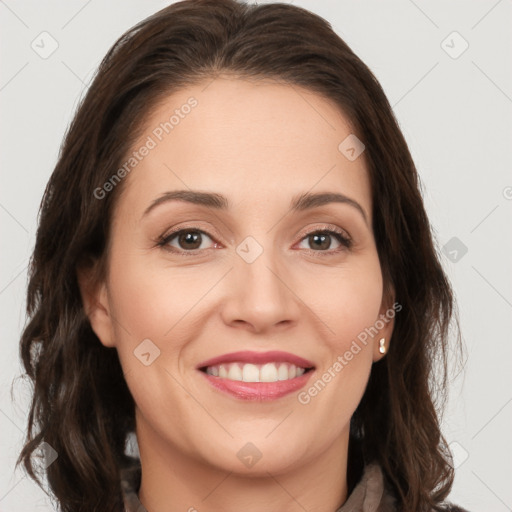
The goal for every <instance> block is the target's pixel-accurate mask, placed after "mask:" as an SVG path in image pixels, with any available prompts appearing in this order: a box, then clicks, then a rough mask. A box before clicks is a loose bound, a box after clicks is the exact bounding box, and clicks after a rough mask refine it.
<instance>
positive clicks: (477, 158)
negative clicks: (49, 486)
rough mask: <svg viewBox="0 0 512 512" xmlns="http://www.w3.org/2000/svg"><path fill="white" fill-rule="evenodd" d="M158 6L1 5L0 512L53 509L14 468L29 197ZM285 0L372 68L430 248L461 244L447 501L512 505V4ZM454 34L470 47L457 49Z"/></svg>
mask: <svg viewBox="0 0 512 512" xmlns="http://www.w3.org/2000/svg"><path fill="white" fill-rule="evenodd" d="M169 3H170V2H168V1H156V0H150V1H142V0H140V1H133V0H131V1H127V0H115V1H109V2H100V1H99V0H89V1H87V0H71V1H70V0H67V1H64V0H60V1H52V2H50V1H36V0H31V1H23V2H16V1H14V0H4V1H2V0H0V16H1V22H0V26H1V36H0V37H1V49H0V52H1V76H0V104H1V128H0V129H1V135H0V136H1V143H2V146H1V147H2V151H1V156H0V158H1V165H0V169H1V189H0V229H1V233H0V237H1V241H2V252H1V258H2V260H1V265H0V311H1V313H0V314H1V321H0V329H1V348H2V357H1V358H0V381H1V395H0V432H1V436H0V456H1V471H0V512H1V511H12V512H21V511H27V512H28V511H31V512H32V511H34V510H40V511H50V510H53V508H52V506H51V504H50V502H49V500H48V499H47V498H46V497H45V495H44V494H43V493H42V491H40V490H39V489H38V488H37V487H36V485H35V484H34V483H33V482H31V481H30V479H29V478H28V477H26V476H24V474H23V473H22V471H21V470H18V471H16V472H14V471H13V467H14V461H15V459H16V457H17V455H18V452H19V449H20V446H21V442H22V440H23V436H24V429H25V420H26V414H27V404H28V401H27V399H28V396H29V388H28V387H27V385H26V384H23V381H21V380H19V381H18V384H17V385H16V386H15V387H14V389H13V393H12V396H11V383H12V381H13V379H14V378H15V377H17V376H18V375H20V372H21V366H20V363H19V361H18V340H19V335H20V333H21V330H22V328H23V325H24V322H25V313H24V307H25V302H24V301H25V286H26V276H27V269H26V267H27V263H28V258H29V256H30V253H31V250H32V248H33V244H34V237H35V230H36V226H37V224H36V222H37V211H38V207H39V202H40V200H41V196H42V194H43V190H44V187H45V184H46V182H47V180H48V178H49V176H50V173H51V172H52V169H53V167H54V165H55V163H56V159H57V155H58V151H59V146H60V143H61V140H62V137H63V135H64V132H65V129H66V127H67V125H68V123H69V122H70V120H71V118H72V115H73V113H74V110H75V107H76V105H77V101H78V99H79V97H80V96H81V94H82V93H83V91H84V89H85V88H86V86H87V85H88V83H89V80H90V78H91V76H92V73H93V71H94V70H95V69H96V67H97V65H98V64H99V62H100V60H101V58H102V57H103V56H104V54H105V53H106V52H107V50H108V49H109V48H110V46H111V45H112V44H113V43H114V41H115V40H116V39H117V38H118V37H119V36H120V35H121V34H122V33H123V32H124V31H125V30H127V29H128V28H130V27H131V26H133V25H134V24H135V23H136V22H138V21H140V20H141V19H143V18H145V17H146V16H148V15H150V14H152V13H154V12H156V11H157V10H159V9H161V8H163V7H165V6H166V5H168V4H169ZM260 3H263V2H260ZM293 3H294V4H295V5H299V6H302V7H305V8H307V9H309V10H311V11H313V12H316V13H318V14H320V15H321V16H323V17H325V18H326V19H327V20H329V21H330V22H331V23H332V25H333V27H334V29H335V30H336V31H337V32H338V33H339V34H340V36H341V37H342V38H343V39H344V40H345V41H346V42H347V43H348V44H349V46H351V47H352V49H353V50H354V51H355V52H356V53H357V54H358V55H359V56H360V57H361V58H362V60H363V61H364V62H366V64H367V65H368V66H369V67H370V69H371V70H372V71H373V72H374V73H375V75H376V76H377V78H378V79H379V81H380V82H381V84H382V86H383V88H384V90H385V92H386V94H387V95H388V98H389V99H390V102H391V104H392V105H393V107H394V110H395V113H396V116H397V118H398V120H399V122H400V125H401V127H402V129H403V132H404V134H405V137H406V139H407V141H408V143H409V145H410V149H411V151H412V154H413V157H414V159H415V162H416V164H417V167H418V169H419V172H420V174H421V177H422V180H423V183H424V186H425V201H426V205H427V209H428V213H429V215H430V218H431V221H432V224H433V226H434V228H435V231H436V233H437V237H438V242H439V244H440V246H444V245H445V244H447V243H448V242H449V241H450V240H451V239H452V238H453V237H456V238H457V240H455V241H453V240H452V241H451V242H450V244H455V245H448V250H447V251H446V252H447V254H446V255H443V260H444V263H445V267H446V270H447V272H448V274H449V276H450V277H451V279H452V282H453V285H454V288H455V291H456V294H457V298H458V303H459V308H460V317H461V326H462V334H463V336H464V339H465V343H466V347H467V354H468V361H467V364H466V369H465V372H464V373H462V374H460V375H459V377H458V378H457V379H455V380H454V382H453V383H452V386H451V399H450V403H449V407H448V408H447V410H446V413H445V416H444V422H443V429H444V433H445V435H446V437H447V439H448V440H449V442H450V443H452V445H451V446H452V448H453V449H454V452H455V455H456V465H457V470H456V480H455V485H454V489H453V493H452V495H451V496H450V498H451V500H452V501H454V502H455V503H458V504H459V505H462V506H465V507H467V508H468V509H469V510H470V511H471V512H477V511H482V510H485V511H486V512H491V511H495V512H505V511H506V510H511V509H512V486H511V485H510V475H511V474H512V453H511V452H512V450H511V445H512V440H511V436H510V432H511V428H510V427H511V424H512V421H511V420H512V386H511V383H512V377H511V363H510V362H511V361H512V343H511V336H510V333H511V330H512V322H511V319H512V315H511V312H512V311H511V310H512V286H511V284H512V283H511V281H512V272H511V268H510V259H511V258H510V255H511V252H512V251H511V245H512V238H511V236H510V216H511V209H512V200H511V199H512V175H511V172H510V163H511V158H510V157H511V153H512V150H511V143H512V138H511V135H512V119H511V113H512V73H511V68H510V55H511V54H512V52H511V46H512V45H511V41H512V32H511V30H510V26H511V23H510V22H511V17H512V16H511V15H512V2H511V0H500V1H496V0H492V1H481V2H468V1H450V2H448V1H446V0H445V1H441V0H436V1H430V2H427V1H424V0H422V1H420V0H416V1H415V2H413V1H412V0H394V1H387V2H382V1H379V0H372V1H364V2H354V1H353V2H349V1H348V0H347V1H338V2H336V1H334V0H330V1H328V0H323V1H313V0H295V1H294V2H293ZM44 31H47V32H48V33H49V34H51V37H52V38H54V39H55V40H56V41H57V43H58V48H57V49H56V51H55V52H54V53H53V54H52V55H51V56H49V57H48V58H46V59H43V58H41V57H40V56H39V55H38V53H36V52H35V51H34V50H33V49H32V48H31V44H32V42H33V41H35V43H34V44H38V45H39V47H42V46H43V44H44V46H45V48H46V49H48V48H50V46H49V43H50V40H49V39H48V36H40V34H41V33H42V32H44ZM454 31H456V32H458V34H460V36H457V35H453V34H452V33H453V32H454ZM451 34H452V35H451ZM448 36H449V37H448ZM42 37H46V38H47V39H45V40H44V42H41V38H42ZM447 38H448V39H447ZM462 38H463V39H462ZM464 40H465V41H466V42H467V43H468V44H469V47H468V48H467V50H466V51H465V52H464V53H462V54H461V55H458V53H459V52H460V50H462V49H463V48H464ZM443 41H445V42H444V43H443ZM450 53H451V55H450ZM454 57H457V58H454ZM457 244H458V245H457ZM461 244H464V246H466V247H467V253H466V254H463V251H462V250H461V247H462V245H461ZM454 250H455V252H453V251H454ZM451 260H455V261H451ZM13 398H14V401H13Z"/></svg>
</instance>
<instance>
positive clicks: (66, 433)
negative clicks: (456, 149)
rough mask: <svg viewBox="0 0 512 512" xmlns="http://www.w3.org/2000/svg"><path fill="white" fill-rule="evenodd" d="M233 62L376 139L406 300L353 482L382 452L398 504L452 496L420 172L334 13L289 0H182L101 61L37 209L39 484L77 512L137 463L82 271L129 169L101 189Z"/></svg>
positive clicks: (31, 469)
mask: <svg viewBox="0 0 512 512" xmlns="http://www.w3.org/2000/svg"><path fill="white" fill-rule="evenodd" d="M220 73H231V74H233V75H234V76H239V77H248V78H266V77H269V78H272V79H277V80H279V81H280V82H283V83H286V84H289V85H292V86H294V85H296V86H301V87H304V88H306V89H308V90H310V91H313V92H315V93H318V94H320V95H322V96H323V97H325V98H327V99H328V100H330V101H331V102H332V103H333V104H334V105H335V106H337V107H338V108H339V109H340V110H341V111H342V112H343V113H344V115H345V116H347V118H348V119H349V120H350V122H351V124H352V126H353V130H354V133H356V134H357V136H358V137H359V138H360V139H361V140H362V141H364V144H365V146H366V150H365V153H364V157H365V160H366V164H367V169H368V172H369V175H370V180H371V189H372V201H373V203H372V204H373V229H374V236H375V240H376V245H377V251H378V255H379V258H380V262H381V268H382V272H383V279H384V286H385V293H387V294H388V295H389V294H390V293H391V290H392V291H393V293H394V296H395V300H396V301H397V302H398V303H399V304H401V305H402V310H401V312H400V314H398V315H397V316H396V318H395V326H394V332H393V337H392V343H391V346H390V350H389V352H388V354H387V355H386V357H384V358H383V359H382V360H380V361H379V362H377V363H375V364H374V365H373V367H372V371H371V375H370V378H369V382H368V385H367V388H366V390H365V393H364V396H363V398H362V400H361V402H360V404H359V406H358V408H357V410H356V411H355V413H354V415H353V417H352V420H351V438H350V443H349V455H350V459H349V467H348V480H349V488H353V486H354V484H355V482H356V480H357V478H358V475H360V472H358V471H357V470H356V468H357V467H362V464H364V463H367V462H370V461H377V462H378V463H379V464H380V465H381V467H382V468H383V471H384V474H385V477H386V480H387V481H388V482H389V485H390V486H391V488H392V490H393V492H394V494H395V495H396V498H397V502H398V505H399V510H403V511H405V512H413V511H414V512H418V511H430V510H436V511H440V510H444V505H443V500H444V499H445V498H446V497H447V496H448V493H449V491H450V489H451V486H452V483H453V479H454V472H453V465H452V462H451V454H450V450H449V448H448V446H447V444H446V441H445V439H444V437H443V436H442V433H441V429H440V414H441V413H440V412H439V411H441V410H442V406H443V405H444V404H445V402H446V395H445V385H446V383H447V375H448V371H447V367H448V353H449V351H448V340H449V339H450V338H451V335H450V333H451V328H450V326H451V325H452V320H454V319H455V320H456V311H455V305H454V298H453V292H452V290H451V287H450V284H449V282H448V279H447V277H446V275H445V273H444V272H443V269H442V265H441V263H440V258H439V255H438V254H439V253H438V250H437V248H436V244H435V242H434V234H433V232H432V228H431V226H430V224H429V221H428V218H427V215H426V212H425V208H424V205H423V200H422V195H421V183H420V181H419V178H418V175H417V170H416V168H415V165H414V162H413V160H412V157H411V154H410V152H409V149H408V146H407V143H406V141H405V139H404V137H403V135H402V133H401V131H400V128H399V126H398V123H397V121H396V119H395V117H394V114H393V111H392V108H391V106H390V104H389V102H388V100H387V98H386V96H385V94H384V91H383V90H382V88H381V86H380V84H379V83H378V81H377V79H376V78H375V77H374V75H373V74H372V72H371V71H370V70H369V69H368V67H367V66H366V65H365V64H364V63H363V62H362V61H361V60H360V59H359V58H358V57H357V56H356V55H355V54H354V53H353V52H352V50H351V49H350V48H349V47H348V46H347V44H346V43H345V42H344V41H343V40H342V39H341V38H340V37H339V36H338V35H337V34H336V33H335V32H334V31H333V30H332V27H331V25H330V24H329V23H328V22H326V21H325V20H324V19H323V18H321V17H319V16H317V15H315V14H313V13H311V12H309V11H307V10H305V9H302V8H299V7H296V6H292V5H288V4H263V5H249V4H243V3H240V2H238V1H235V0H185V1H181V2H178V3H174V4H172V5H170V6H168V7H166V8H164V9H162V10H161V11H159V12H157V13H156V14H154V15H152V16H150V17H148V18H147V19H145V20H143V21H142V22H140V23H139V24H137V25H136V26H135V27H133V28H132V29H130V30H128V31H127V32H126V33H125V34H124V35H122V36H121V37H120V38H119V39H118V40H117V41H116V42H115V44H114V45H113V46H112V48H111V49H110V50H109V51H108V53H107V54H106V56H105V57H104V59H103V60H102V62H101V64H100V66H99V68H98V70H97V72H96V74H95V76H94V79H93V81H92V83H91V85H90V87H89V89H88V91H87V93H86V94H85V96H84V97H83V99H82V100H81V102H80V104H79V106H78V108H77V111H76V113H75V116H74V118H73V120H72V122H71V124H70V126H69V127H68V130H67V132H66V135H65V138H64V140H63V143H62V146H61V149H60V153H59V157H58V161H57V163H56V166H55V169H54V171H53V173H52V175H51V177H50V180H49V182H48V185H47V187H46V190H45V193H44V197H43V199H42V202H41V207H40V211H39V219H38V221H39V224H38V230H37V235H36V242H35V248H34V252H33V255H32V258H31V263H30V268H29V284H28V289H27V323H26V326H25V328H24V331H23V333H22V336H21V340H20V355H21V358H22V361H23V365H24V369H25V372H26V375H28V377H29V378H30V380H31V382H32V383H33V395H32V401H31V405H30V411H29V417H28V426H27V436H26V440H25V443H24V446H23V449H22V451H21V453H20V456H19V458H18V461H17V465H19V464H20V463H23V465H24V467H25V469H26V471H27V472H28V474H29V475H30V476H31V477H32V478H33V479H34V480H35V481H36V482H37V483H38V484H39V485H41V486H42V484H41V481H40V477H41V476H45V477H46V478H47V479H48V483H49V485H50V489H51V493H52V494H53V496H54V497H55V499H56V500H57V502H58V504H59V506H60V509H61V510H62V511H64V512H91V511H100V510H101V512H114V511H116V512H118V511H120V510H123V505H122V493H121V487H120V468H121V467H122V466H123V464H125V463H127V462H128V461H129V457H128V455H127V454H126V453H125V450H126V443H127V438H128V435H129V434H130V433H132V432H134V430H135V419H134V407H135V406H134V401H133V398H132V396H131V394H130V392H129V390H128V387H127V385H126V382H125V380H124V376H123V371H122V368H121V365H120V362H119V359H118V356H117V351H116V350H115V349H113V348H106V347H104V346H103V345H102V344H101V343H100V341H99V340H98V338H97V337H96V335H95V334H94V332H93V331H92V329H91V326H90V323H89V320H88V317H87V315H86V312H85V311H84V306H83V303H82V300H81V295H80V289H79V286H78V279H77V269H79V268H80V266H82V265H88V264H92V263H93V262H96V263H98V269H99V270H98V274H97V278H98V279H101V278H102V277H104V272H105V268H104V265H103V266H102V262H103V263H104V262H105V259H106V252H107V251H108V242H109V232H110V222H111V218H112V212H113V209H114V208H115V204H116V198H117V197H118V196H119V194H120V193H121V191H122V189H123V182H121V183H119V184H118V185H117V186H116V187H115V188H114V190H112V191H111V192H110V193H109V194H106V196H105V197H104V198H103V199H98V198H97V197H96V196H95V193H94V191H95V190H97V189H98V188H101V187H102V186H103V185H104V183H105V182H107V181H108V180H109V178H111V176H112V174H113V170H115V169H118V168H119V166H120V165H122V162H123V161H124V160H125V155H126V154H128V153H129V151H130V148H131V146H132V145H133V144H134V143H135V141H136V140H137V138H138V137H139V136H140V135H141V134H142V133H143V129H144V128H145V122H146V119H147V116H148V115H149V113H150V112H151V111H152V110H153V109H154V108H155V107H156V106H157V105H158V103H159V102H160V101H161V100H163V99H164V98H165V97H167V96H168V95H169V94H171V93H173V92H174V91H177V90H180V89H183V88H185V87H187V86H188V85H192V84H197V83H199V82H202V81H204V80H211V79H213V78H214V77H215V76H217V75H218V74H220ZM457 332H458V331H457ZM457 341H460V335H459V337H457ZM459 347H461V345H459ZM42 441H45V442H46V443H48V444H49V445H50V446H51V447H52V448H53V449H55V450H56V451H57V453H58V459H57V460H56V461H55V462H54V463H53V464H51V465H49V466H48V467H47V468H46V469H43V470H39V471H37V470H36V469H37V468H35V465H34V457H33V456H34V453H35V452H36V450H37V449H38V447H39V446H40V444H41V442H42Z"/></svg>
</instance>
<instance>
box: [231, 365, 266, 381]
mask: <svg viewBox="0 0 512 512" xmlns="http://www.w3.org/2000/svg"><path fill="white" fill-rule="evenodd" d="M233 366H238V365H233ZM241 373H242V376H243V381H244V382H259V381H260V370H259V368H258V367H257V366H256V365H254V364H244V369H243V371H242V372H241ZM233 380H242V379H233Z"/></svg>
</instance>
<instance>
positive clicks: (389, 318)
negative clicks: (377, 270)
mask: <svg viewBox="0 0 512 512" xmlns="http://www.w3.org/2000/svg"><path fill="white" fill-rule="evenodd" d="M401 309H402V305H401V304H399V303H398V302H396V301H395V290H394V289H392V288H391V287H389V288H388V289H387V290H385V291H384V293H383V296H382V303H381V307H380V310H379V318H378V319H377V321H376V322H375V326H376V327H377V329H378V333H377V335H376V336H374V338H373V362H377V361H380V360H381V359H382V358H383V357H384V356H385V355H386V354H387V353H388V351H389V347H390V344H391V336H392V334H393V328H394V326H395V315H396V314H397V313H398V312H399V311H400V310H401ZM381 340H384V341H383V342H382V345H383V348H384V353H382V352H381V351H380V349H381V346H382V345H381Z"/></svg>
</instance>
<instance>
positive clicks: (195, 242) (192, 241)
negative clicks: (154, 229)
mask: <svg viewBox="0 0 512 512" xmlns="http://www.w3.org/2000/svg"><path fill="white" fill-rule="evenodd" d="M205 239H210V240H211V241H213V240H212V238H211V237H210V236H209V235H208V234H207V233H205V232H204V231H201V230H198V229H190V228H189V229H181V230H179V231H175V232H174V233H170V234H169V235H167V236H165V237H164V238H163V239H162V240H161V241H160V242H159V243H158V245H160V246H162V247H164V248H167V249H169V250H171V251H176V252H190V251H195V250H200V249H207V247H204V246H203V247H202V245H203V243H204V242H205Z"/></svg>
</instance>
